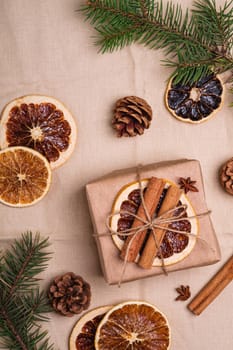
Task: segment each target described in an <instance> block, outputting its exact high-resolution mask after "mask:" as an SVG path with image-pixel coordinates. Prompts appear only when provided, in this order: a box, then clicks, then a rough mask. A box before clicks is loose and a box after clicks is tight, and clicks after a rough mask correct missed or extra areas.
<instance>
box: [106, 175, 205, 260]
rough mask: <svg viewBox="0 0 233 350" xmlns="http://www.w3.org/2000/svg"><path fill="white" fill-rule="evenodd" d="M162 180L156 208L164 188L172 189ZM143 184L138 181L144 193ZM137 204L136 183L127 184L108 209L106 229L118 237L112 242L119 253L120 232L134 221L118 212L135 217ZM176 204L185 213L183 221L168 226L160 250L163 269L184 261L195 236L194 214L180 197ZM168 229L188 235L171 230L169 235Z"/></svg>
mask: <svg viewBox="0 0 233 350" xmlns="http://www.w3.org/2000/svg"><path fill="white" fill-rule="evenodd" d="M164 180H165V181H166V185H165V190H164V192H163V193H162V195H161V198H160V201H159V205H158V207H159V206H161V203H162V201H163V199H164V196H165V192H166V188H168V187H169V186H170V185H171V184H173V185H175V184H174V183H173V182H172V181H170V180H166V179H164ZM147 184H148V179H142V180H141V185H142V188H143V189H146V187H147ZM140 202H141V198H140V190H139V182H137V181H135V182H131V183H128V184H127V185H126V186H124V187H123V188H121V189H120V191H119V192H118V193H117V195H116V197H115V200H114V203H113V207H112V214H113V216H112V218H111V220H110V226H111V228H112V230H113V231H115V232H119V233H120V234H121V235H119V236H118V235H113V236H112V239H113V241H114V243H115V244H116V246H117V247H118V249H119V250H121V249H122V247H123V244H124V240H125V239H126V236H124V235H123V236H122V233H121V231H124V230H127V229H130V227H131V226H132V223H133V219H134V217H133V215H132V216H130V215H129V214H121V213H120V211H121V210H125V211H127V212H129V213H132V214H136V213H137V210H138V207H139V205H140ZM180 204H184V205H187V211H186V214H185V216H184V219H183V220H181V221H175V222H173V223H172V224H170V225H169V227H168V229H167V231H166V233H165V236H164V239H163V241H162V244H161V246H160V251H161V253H162V256H163V258H164V259H163V260H164V264H165V265H166V266H168V265H172V264H175V263H177V262H179V261H181V260H183V259H184V258H186V257H187V256H188V255H189V254H190V253H191V251H192V250H193V248H194V246H195V244H196V240H197V236H198V233H199V223H198V219H197V218H195V215H196V213H195V211H194V208H193V207H192V204H191V202H190V200H189V198H188V197H187V196H186V195H185V194H184V193H183V194H182V195H181V198H180V203H179V205H180ZM157 209H158V208H157ZM157 211H158V210H157ZM157 211H156V212H157ZM187 216H188V217H193V219H192V220H191V219H189V220H188V219H187V218H186V217H187ZM169 228H170V229H173V230H178V231H184V232H187V234H190V233H192V234H190V235H187V234H182V233H174V232H172V231H171V230H170V231H169ZM153 266H162V259H161V254H158V255H157V257H156V258H155V259H154V262H153Z"/></svg>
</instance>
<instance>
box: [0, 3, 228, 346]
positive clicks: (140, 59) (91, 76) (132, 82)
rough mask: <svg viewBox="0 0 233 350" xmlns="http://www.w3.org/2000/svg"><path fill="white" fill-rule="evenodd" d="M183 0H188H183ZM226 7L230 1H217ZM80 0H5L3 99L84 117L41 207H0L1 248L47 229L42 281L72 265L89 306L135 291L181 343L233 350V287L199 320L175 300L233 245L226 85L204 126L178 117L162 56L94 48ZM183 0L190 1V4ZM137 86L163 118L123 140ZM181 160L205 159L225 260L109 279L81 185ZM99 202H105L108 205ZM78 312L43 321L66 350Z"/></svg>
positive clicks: (0, 20)
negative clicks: (119, 127) (225, 186)
mask: <svg viewBox="0 0 233 350" xmlns="http://www.w3.org/2000/svg"><path fill="white" fill-rule="evenodd" d="M180 2H181V1H180ZM217 2H218V3H219V4H223V3H224V1H223V0H221V1H220V0H218V1H217ZM81 3H83V1H79V0H49V1H48V0H40V1H37V0H0V43H1V54H0V55H1V64H0V108H3V106H4V105H5V104H6V103H7V102H8V101H9V100H11V99H13V98H15V97H18V96H21V95H24V94H31V93H40V94H47V95H51V96H54V97H57V98H58V99H60V100H61V101H63V102H64V103H65V104H66V105H67V106H68V107H69V109H70V110H71V111H72V112H73V115H74V116H75V119H76V121H77V125H78V142H77V146H76V149H75V152H74V154H73V155H72V157H71V159H70V160H69V161H68V162H67V163H66V164H65V165H64V166H63V167H61V168H60V169H57V170H56V171H54V172H53V184H52V187H51V190H50V192H49V193H48V195H47V196H46V197H45V198H44V199H43V200H42V201H41V202H40V203H38V204H37V205H35V206H33V207H29V208H25V209H14V208H10V207H7V206H4V205H0V215H1V219H0V220H1V232H0V234H1V237H0V239H1V241H0V242H1V248H4V247H6V246H7V245H8V244H9V242H11V240H12V239H13V238H15V237H19V236H20V233H21V232H23V231H25V230H28V229H30V230H32V231H40V232H41V234H42V235H43V236H47V235H49V236H50V239H51V243H52V246H51V249H52V251H53V252H54V254H53V259H52V260H51V263H50V264H49V268H48V269H47V270H46V272H45V273H44V274H43V276H42V277H43V278H44V281H43V286H44V287H47V286H48V283H49V282H50V280H51V279H52V278H53V277H54V276H55V275H57V274H60V273H63V272H66V271H74V272H76V273H78V274H81V275H82V276H83V277H84V278H86V279H87V280H88V281H89V282H90V284H91V286H92V304H91V306H92V307H97V306H100V305H103V304H114V303H118V302H121V301H124V300H129V299H143V300H147V301H148V302H151V303H154V304H155V305H157V307H158V308H159V309H161V310H162V311H163V312H164V313H165V314H166V315H167V317H168V319H169V322H170V325H171V329H172V346H171V349H172V350H186V349H189V350H197V349H205V350H215V349H221V350H227V349H231V348H232V347H233V339H232V329H233V316H232V303H233V293H232V291H233V289H232V288H233V286H232V285H231V286H229V287H228V288H227V289H226V290H225V291H224V292H223V293H222V294H221V296H220V297H219V298H218V299H217V300H216V301H215V302H214V303H213V304H212V305H211V306H210V307H209V308H208V309H207V310H206V311H205V312H204V313H203V314H202V315H201V316H199V317H195V316H194V315H192V314H191V313H190V312H189V311H188V310H187V309H186V303H181V302H175V301H174V298H175V297H176V292H175V287H177V286H179V285H180V284H185V285H186V284H188V285H190V286H191V290H192V293H193V295H194V294H196V292H197V291H198V290H199V289H200V288H201V287H202V286H203V285H204V284H205V283H206V282H207V280H208V279H209V278H210V277H211V276H212V275H213V274H214V273H215V272H216V271H217V270H218V269H219V267H220V266H221V265H222V263H223V262H224V261H225V260H226V259H227V258H228V257H229V256H230V255H231V254H232V248H233V221H232V205H233V197H231V196H230V195H227V194H226V193H225V192H224V191H223V190H222V189H221V187H220V185H219V182H218V169H219V167H220V166H221V164H222V163H223V162H224V161H226V160H227V159H228V158H230V157H232V155H233V154H232V150H233V138H232V132H233V117H232V111H233V110H231V109H230V108H229V107H228V105H229V103H230V95H229V94H227V93H226V95H225V103H224V106H223V108H222V110H221V111H220V112H218V113H217V115H216V116H215V117H214V118H213V119H212V120H210V121H209V122H207V123H206V124H205V123H204V124H201V125H188V124H185V123H182V122H179V121H177V120H175V119H174V118H173V117H172V116H171V115H170V114H169V112H168V111H167V110H166V108H165V106H164V92H165V88H166V79H167V78H168V76H169V73H170V72H169V70H168V69H167V68H165V67H162V66H161V65H160V59H163V58H164V56H163V54H162V52H160V51H152V50H149V49H148V48H145V47H143V46H131V47H127V48H124V49H123V50H122V51H118V52H115V53H113V54H105V55H101V54H98V53H97V48H96V47H94V45H93V40H92V39H91V36H93V34H94V31H93V29H92V28H91V26H90V25H89V24H88V23H85V22H84V18H83V16H82V14H80V13H78V12H75V10H76V9H78V8H79V6H80V5H81ZM191 3H192V1H191V0H183V1H182V6H183V7H184V8H185V7H186V6H190V5H191ZM125 95H138V96H140V97H143V98H145V99H146V100H147V101H148V102H149V103H150V104H151V106H152V108H153V111H154V118H153V122H152V124H151V127H150V129H149V130H147V131H146V132H145V134H144V135H143V136H141V137H136V138H132V139H127V138H125V139H117V138H116V137H115V135H114V133H113V131H112V129H111V126H110V120H111V111H112V108H113V105H114V102H115V101H116V99H118V98H120V97H123V96H125ZM178 158H189V159H199V160H200V162H201V165H202V170H203V176H204V183H205V190H206V198H207V204H208V206H209V208H210V209H212V220H213V223H214V226H215V229H216V232H217V236H218V239H219V242H220V246H221V250H222V261H221V262H219V263H217V264H216V265H212V266H208V267H202V268H195V269H190V270H186V271H179V272H174V273H171V274H169V276H168V277H165V276H158V277H152V278H148V279H145V280H141V281H136V282H130V283H127V284H124V285H122V287H121V289H120V290H119V289H118V288H117V287H116V286H108V285H107V284H106V283H105V281H104V279H103V277H102V275H101V271H100V265H99V259H98V255H97V249H96V246H95V242H94V239H93V238H92V236H91V234H92V225H91V220H90V216H89V213H88V207H87V201H86V197H85V190H84V185H85V184H86V183H88V182H91V181H92V180H94V179H95V178H98V177H100V176H102V175H104V174H105V173H108V172H111V171H113V170H116V169H120V168H125V167H131V166H135V165H136V164H138V163H143V164H146V163H152V162H156V161H162V160H172V159H178ZM100 206H101V203H100ZM78 318H79V317H78V316H74V317H73V318H64V317H62V316H59V315H57V314H53V315H51V322H50V323H49V324H48V325H47V326H46V327H47V328H48V329H49V331H50V334H51V340H52V341H53V342H54V343H55V344H56V346H57V349H61V350H64V349H68V336H69V333H70V331H71V328H72V326H73V325H74V323H75V322H76V321H77V320H78Z"/></svg>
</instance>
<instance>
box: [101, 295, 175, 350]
mask: <svg viewBox="0 0 233 350" xmlns="http://www.w3.org/2000/svg"><path fill="white" fill-rule="evenodd" d="M169 346H170V328H169V325H168V321H167V319H166V317H165V316H164V315H163V314H162V313H161V312H160V311H159V310H158V309H157V308H156V307H155V306H154V305H151V304H149V303H146V302H143V301H141V302H140V301H130V302H125V303H122V304H119V305H116V306H115V307H113V308H112V309H111V310H110V311H108V312H107V313H106V315H105V316H104V317H103V319H102V321H101V322H100V324H99V326H98V328H97V331H96V335H95V349H96V350H110V349H117V350H128V349H131V350H156V349H158V350H167V349H168V348H169Z"/></svg>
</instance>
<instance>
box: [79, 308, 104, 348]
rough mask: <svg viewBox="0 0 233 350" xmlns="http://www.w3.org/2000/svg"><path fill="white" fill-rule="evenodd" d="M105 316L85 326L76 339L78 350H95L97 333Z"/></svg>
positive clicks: (94, 319) (100, 316) (99, 316)
mask: <svg viewBox="0 0 233 350" xmlns="http://www.w3.org/2000/svg"><path fill="white" fill-rule="evenodd" d="M104 315H105V314H102V315H98V316H96V317H95V318H93V320H90V321H88V322H86V323H85V324H84V326H83V327H82V329H81V332H80V333H79V334H78V336H77V338H76V342H75V345H76V349H77V350H95V333H96V330H97V327H98V325H99V323H100V321H101V320H102V319H103V317H104Z"/></svg>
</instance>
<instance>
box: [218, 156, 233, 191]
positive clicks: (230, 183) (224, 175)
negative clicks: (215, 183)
mask: <svg viewBox="0 0 233 350" xmlns="http://www.w3.org/2000/svg"><path fill="white" fill-rule="evenodd" d="M220 181H221V184H222V186H223V188H224V189H225V191H227V192H228V193H230V194H232V195H233V158H231V159H229V160H228V161H227V162H226V163H225V164H224V165H223V167H222V169H221V172H220Z"/></svg>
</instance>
